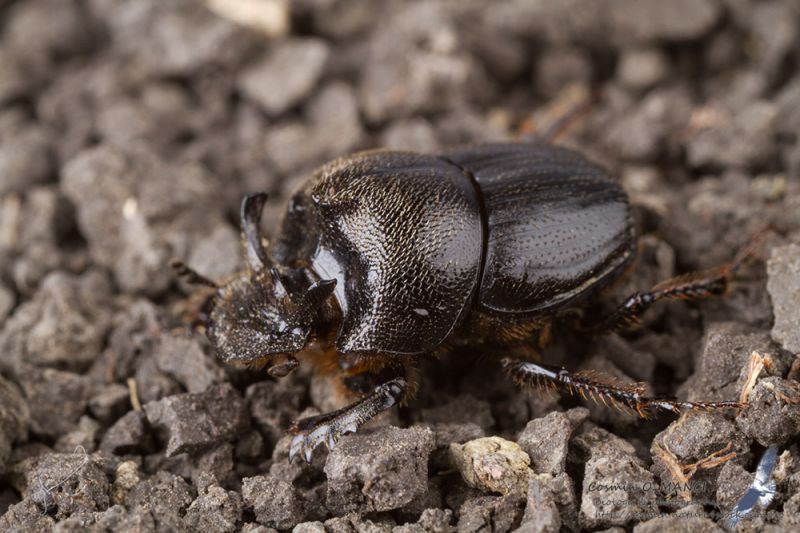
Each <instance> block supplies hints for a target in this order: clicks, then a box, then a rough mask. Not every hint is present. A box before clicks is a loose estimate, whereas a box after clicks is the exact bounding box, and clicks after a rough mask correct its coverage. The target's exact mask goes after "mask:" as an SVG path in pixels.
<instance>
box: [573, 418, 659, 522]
mask: <svg viewBox="0 0 800 533" xmlns="http://www.w3.org/2000/svg"><path fill="white" fill-rule="evenodd" d="M574 443H575V446H576V447H577V448H578V449H579V450H580V451H581V453H582V454H584V455H585V456H586V457H587V459H586V466H585V470H584V477H583V494H582V496H581V505H580V513H579V516H578V520H579V523H580V526H581V528H592V529H594V528H600V527H610V526H625V525H627V524H630V523H632V522H633V521H634V520H635V519H636V518H637V517H638V516H640V515H642V514H646V513H657V512H658V503H657V499H658V494H657V493H656V491H654V490H653V487H655V478H654V477H653V474H651V473H650V472H649V471H648V470H647V469H646V468H645V465H644V463H643V461H642V460H641V459H639V458H638V457H636V454H635V450H634V448H633V446H631V445H630V444H629V443H627V442H626V441H624V440H622V439H620V438H619V437H616V436H614V435H612V434H610V433H608V432H607V431H605V430H603V429H600V428H593V429H590V430H588V431H586V432H584V433H582V434H581V435H578V436H576V437H575V438H574Z"/></svg>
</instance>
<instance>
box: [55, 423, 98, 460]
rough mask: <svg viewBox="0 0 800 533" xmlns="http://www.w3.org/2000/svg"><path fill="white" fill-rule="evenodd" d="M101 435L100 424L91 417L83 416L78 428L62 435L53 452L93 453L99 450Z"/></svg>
mask: <svg viewBox="0 0 800 533" xmlns="http://www.w3.org/2000/svg"><path fill="white" fill-rule="evenodd" d="M99 433H100V424H99V423H98V422H97V420H95V419H94V418H92V417H90V416H86V415H84V416H82V417H81V418H80V420H78V427H76V428H75V429H73V430H72V431H70V432H69V433H65V434H64V435H61V437H59V439H58V440H57V441H56V443H55V444H54V445H53V451H56V452H62V453H70V452H72V451H74V450H84V451H86V452H87V453H92V452H94V451H95V449H97V436H98V434H99Z"/></svg>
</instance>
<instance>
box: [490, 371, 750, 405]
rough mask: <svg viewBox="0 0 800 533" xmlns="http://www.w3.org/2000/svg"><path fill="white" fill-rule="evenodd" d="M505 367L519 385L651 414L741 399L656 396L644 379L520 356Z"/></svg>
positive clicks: (727, 402)
mask: <svg viewBox="0 0 800 533" xmlns="http://www.w3.org/2000/svg"><path fill="white" fill-rule="evenodd" d="M502 365H503V367H504V368H505V369H506V370H507V371H508V372H509V374H510V375H511V376H512V377H513V378H514V380H515V381H516V382H517V383H518V384H519V385H527V386H536V387H538V388H541V387H542V386H544V387H556V388H558V389H560V390H565V391H567V392H569V393H570V394H575V393H578V394H579V395H580V396H581V397H582V398H584V399H587V398H588V399H591V400H593V401H595V402H598V403H599V402H602V403H604V404H606V403H607V402H610V403H611V404H612V405H613V406H614V407H617V408H619V409H621V410H623V411H626V412H631V413H636V414H638V415H639V416H640V417H642V418H649V417H650V416H652V414H653V411H658V410H660V411H672V412H674V413H680V412H681V411H687V410H698V409H699V410H712V409H738V408H741V407H742V404H741V403H740V402H737V401H723V402H686V401H680V400H676V399H675V398H655V397H651V396H646V394H645V392H646V387H645V385H644V383H633V384H625V383H621V382H617V381H615V380H614V379H613V378H609V377H607V376H603V375H601V374H599V373H596V372H569V371H568V370H566V369H564V368H559V367H556V366H551V365H543V364H539V363H530V362H526V361H520V360H518V359H511V358H505V359H503V360H502Z"/></svg>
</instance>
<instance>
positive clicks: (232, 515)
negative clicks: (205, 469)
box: [183, 485, 242, 533]
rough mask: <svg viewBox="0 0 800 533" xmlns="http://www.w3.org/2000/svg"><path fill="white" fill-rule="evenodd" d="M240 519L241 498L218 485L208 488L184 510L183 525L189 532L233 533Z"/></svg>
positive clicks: (236, 493)
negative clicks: (214, 532) (213, 532)
mask: <svg viewBox="0 0 800 533" xmlns="http://www.w3.org/2000/svg"><path fill="white" fill-rule="evenodd" d="M241 518H242V497H241V495H239V493H238V492H233V491H226V490H225V489H223V488H222V487H220V486H218V485H212V486H210V487H208V488H207V489H206V490H205V491H204V493H203V494H200V495H199V496H198V497H197V499H195V501H193V502H192V504H191V505H190V506H189V509H187V510H186V516H184V518H183V522H184V524H186V527H187V528H188V529H189V530H190V531H209V532H210V531H219V532H221V533H222V532H231V533H232V532H234V531H237V530H238V524H239V523H240V522H241Z"/></svg>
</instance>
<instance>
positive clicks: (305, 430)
mask: <svg viewBox="0 0 800 533" xmlns="http://www.w3.org/2000/svg"><path fill="white" fill-rule="evenodd" d="M405 390H406V380H405V379H403V378H395V379H392V380H390V381H387V382H386V383H383V384H382V385H378V386H377V387H375V389H374V390H373V391H372V393H371V394H370V395H369V396H366V397H365V398H362V399H361V400H359V401H357V402H355V403H352V404H350V405H348V406H346V407H344V408H342V409H339V410H337V411H333V412H330V413H325V414H321V415H318V416H312V417H309V418H304V419H302V420H298V421H297V422H295V424H294V426H293V427H292V429H291V432H292V433H295V436H294V438H293V439H292V442H291V444H290V446H289V462H292V461H293V460H294V458H295V457H296V456H297V455H298V454H299V455H301V456H302V458H303V459H304V460H305V461H306V462H307V463H310V462H311V459H312V456H313V453H314V449H315V448H316V447H317V446H319V445H320V444H322V443H325V444H326V445H327V446H328V449H329V450H332V449H333V448H334V446H336V442H337V441H338V440H339V437H341V436H342V435H345V434H347V433H355V432H356V431H358V428H359V427H361V426H362V425H364V424H365V423H366V422H368V421H369V420H371V419H373V418H374V417H375V416H377V415H378V414H380V413H382V412H383V411H386V410H387V409H389V408H390V407H392V406H393V405H395V404H396V403H398V402H399V401H400V400H401V399H402V397H403V394H404V392H405Z"/></svg>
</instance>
